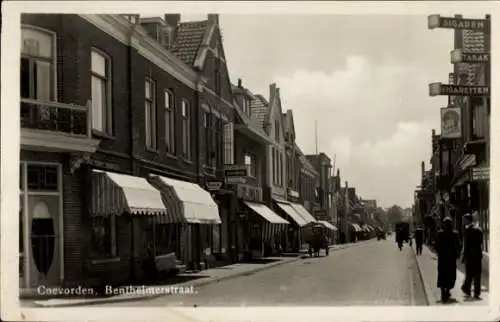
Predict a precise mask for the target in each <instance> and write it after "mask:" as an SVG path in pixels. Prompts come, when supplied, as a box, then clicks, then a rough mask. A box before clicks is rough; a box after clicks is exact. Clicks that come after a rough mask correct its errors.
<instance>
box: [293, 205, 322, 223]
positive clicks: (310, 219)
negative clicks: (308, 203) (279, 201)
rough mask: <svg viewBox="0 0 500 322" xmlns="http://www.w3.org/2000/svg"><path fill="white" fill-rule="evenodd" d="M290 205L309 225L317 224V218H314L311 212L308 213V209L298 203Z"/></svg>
mask: <svg viewBox="0 0 500 322" xmlns="http://www.w3.org/2000/svg"><path fill="white" fill-rule="evenodd" d="M290 205H291V206H292V208H293V209H295V211H296V212H298V213H299V215H300V216H301V217H302V218H303V219H304V220H305V221H306V222H307V223H308V224H310V223H315V222H316V218H314V217H313V216H312V215H311V214H310V213H309V211H307V209H306V208H304V206H302V205H301V204H298V203H292V202H291V203H290Z"/></svg>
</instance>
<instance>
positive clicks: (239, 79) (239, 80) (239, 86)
mask: <svg viewBox="0 0 500 322" xmlns="http://www.w3.org/2000/svg"><path fill="white" fill-rule="evenodd" d="M242 86H243V84H242V82H241V78H238V88H241V87H242Z"/></svg>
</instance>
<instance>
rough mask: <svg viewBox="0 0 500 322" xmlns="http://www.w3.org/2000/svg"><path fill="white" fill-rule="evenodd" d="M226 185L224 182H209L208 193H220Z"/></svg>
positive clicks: (207, 184)
mask: <svg viewBox="0 0 500 322" xmlns="http://www.w3.org/2000/svg"><path fill="white" fill-rule="evenodd" d="M223 185H224V181H221V180H219V181H207V183H206V186H207V190H208V191H218V190H220V189H221V188H222V186H223Z"/></svg>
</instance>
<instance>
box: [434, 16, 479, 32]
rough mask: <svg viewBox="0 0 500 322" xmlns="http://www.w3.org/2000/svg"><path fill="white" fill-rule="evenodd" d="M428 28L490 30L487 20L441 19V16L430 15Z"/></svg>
mask: <svg viewBox="0 0 500 322" xmlns="http://www.w3.org/2000/svg"><path fill="white" fill-rule="evenodd" d="M427 27H428V28H429V29H435V28H449V29H468V30H477V31H487V30H489V20H486V19H463V18H452V17H441V16H440V15H430V16H428V17H427Z"/></svg>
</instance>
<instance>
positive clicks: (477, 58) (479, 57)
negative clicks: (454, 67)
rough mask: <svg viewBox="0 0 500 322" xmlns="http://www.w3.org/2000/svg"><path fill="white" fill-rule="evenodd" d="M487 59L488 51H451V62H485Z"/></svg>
mask: <svg viewBox="0 0 500 322" xmlns="http://www.w3.org/2000/svg"><path fill="white" fill-rule="evenodd" d="M489 61H490V54H489V53H464V52H463V51H462V50H461V49H455V50H452V51H451V62H452V63H469V64H485V63H488V62H489Z"/></svg>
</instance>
